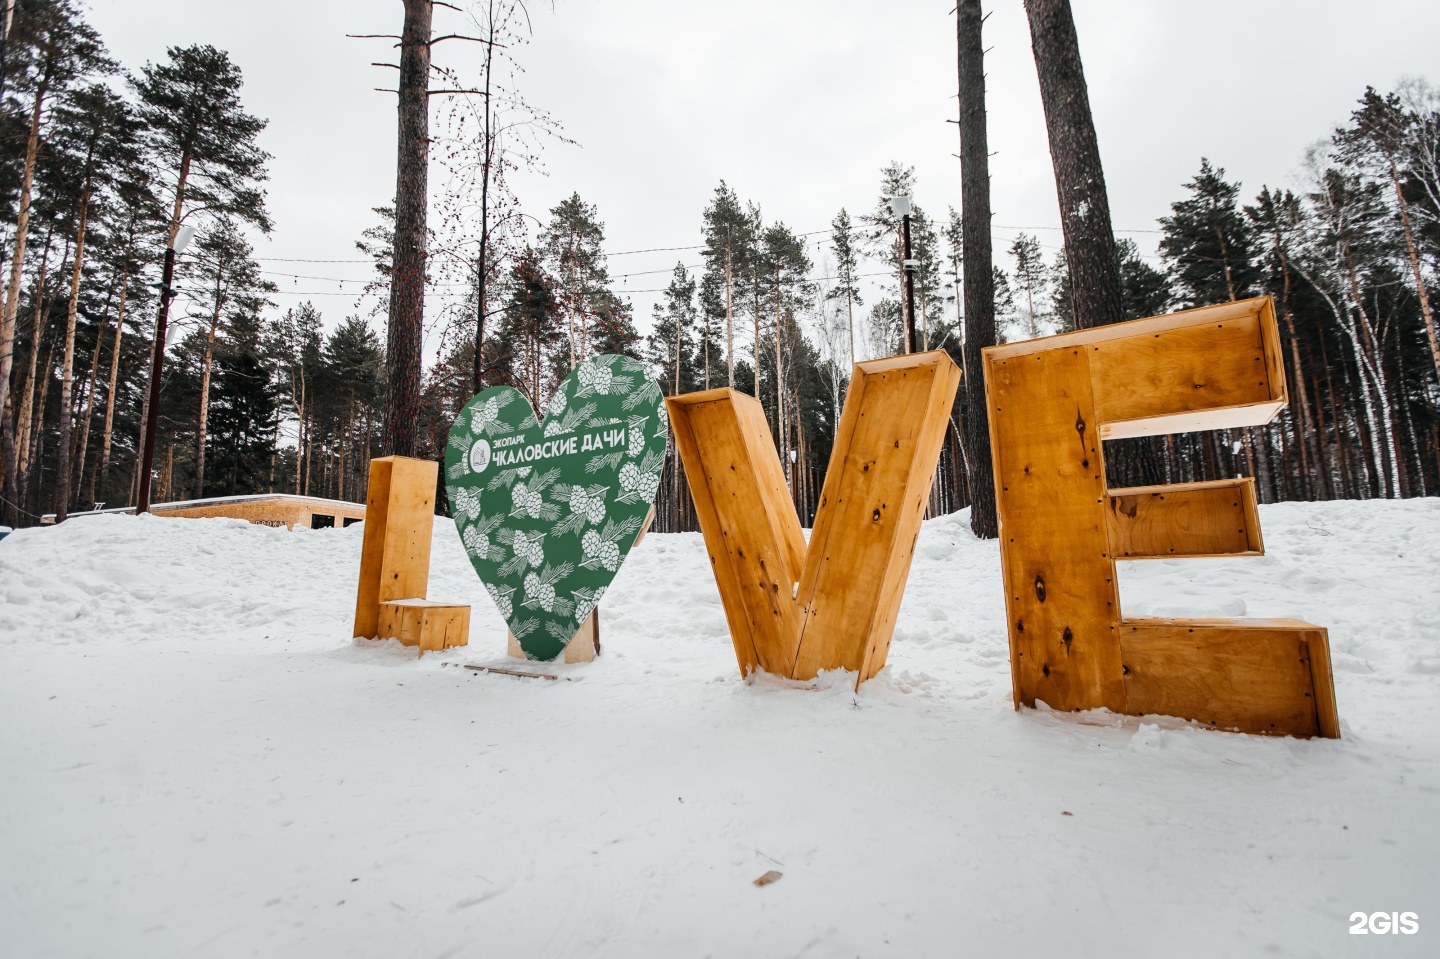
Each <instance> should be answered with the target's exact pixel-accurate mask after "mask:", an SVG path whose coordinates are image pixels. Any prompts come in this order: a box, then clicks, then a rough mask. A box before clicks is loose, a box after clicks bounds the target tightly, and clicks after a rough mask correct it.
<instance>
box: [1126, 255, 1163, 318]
mask: <svg viewBox="0 0 1440 959" xmlns="http://www.w3.org/2000/svg"><path fill="white" fill-rule="evenodd" d="M1117 249H1118V251H1119V254H1120V282H1121V283H1122V284H1123V286H1124V295H1125V319H1127V320H1138V319H1142V318H1144V317H1147V316H1159V315H1160V314H1162V313H1164V312H1165V311H1166V310H1168V309H1169V308H1170V299H1171V292H1170V280H1169V278H1168V277H1167V276H1166V275H1165V274H1164V273H1162V272H1160V271H1159V270H1157V269H1155V268H1154V267H1153V266H1151V265H1150V264H1149V263H1146V262H1145V258H1144V257H1142V256H1141V255H1140V248H1139V247H1138V246H1136V245H1135V241H1134V240H1121V241H1120V243H1119V244H1118V247H1117Z"/></svg>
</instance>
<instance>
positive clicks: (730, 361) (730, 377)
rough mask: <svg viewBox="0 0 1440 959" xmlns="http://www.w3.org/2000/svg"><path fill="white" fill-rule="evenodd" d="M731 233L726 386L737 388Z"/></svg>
mask: <svg viewBox="0 0 1440 959" xmlns="http://www.w3.org/2000/svg"><path fill="white" fill-rule="evenodd" d="M731 259H732V256H731V250H730V232H729V230H726V232H725V368H726V380H725V385H726V386H728V387H730V389H732V390H733V389H734V388H735V311H734V308H733V306H732V303H731V294H732V291H733V289H734V276H733V272H732V270H731Z"/></svg>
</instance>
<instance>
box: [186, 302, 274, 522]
mask: <svg viewBox="0 0 1440 959" xmlns="http://www.w3.org/2000/svg"><path fill="white" fill-rule="evenodd" d="M237 300H238V302H237V303H236V308H235V309H234V310H232V311H230V312H229V313H228V319H227V322H226V329H225V336H224V338H223V340H222V342H221V345H220V347H219V349H218V350H216V351H215V354H214V355H215V365H216V371H215V401H214V409H213V425H212V426H211V432H212V434H213V435H212V436H211V441H212V443H211V445H212V447H213V450H214V464H213V467H212V469H211V475H212V477H213V479H212V480H211V481H210V486H211V488H212V490H213V492H214V493H215V494H216V495H222V496H224V495H234V494H236V493H251V492H258V491H260V490H263V489H266V488H267V487H270V486H272V485H273V483H274V477H273V474H272V472H271V469H270V463H271V454H272V452H273V451H274V448H275V432H276V428H277V424H278V419H279V409H278V402H277V396H276V389H275V383H274V379H273V375H272V374H273V371H272V368H271V361H270V358H269V357H268V356H266V354H265V350H264V348H263V344H262V342H261V331H262V324H261V321H260V317H259V311H258V307H259V306H260V304H261V302H262V301H261V300H260V299H259V298H258V297H255V296H253V295H252V296H245V295H239V296H237ZM203 429H204V427H203V426H202V430H203ZM204 451H205V447H204V445H203V440H202V444H201V445H197V447H196V470H195V484H196V485H195V495H196V496H201V495H204V493H203V489H202V486H201V483H202V482H203V481H204V477H205V472H204V461H203V459H202V458H201V457H203V454H204Z"/></svg>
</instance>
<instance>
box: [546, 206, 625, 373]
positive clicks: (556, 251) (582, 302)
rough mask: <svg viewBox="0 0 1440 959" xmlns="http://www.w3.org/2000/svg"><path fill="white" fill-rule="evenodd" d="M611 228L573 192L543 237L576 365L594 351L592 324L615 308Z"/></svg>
mask: <svg viewBox="0 0 1440 959" xmlns="http://www.w3.org/2000/svg"><path fill="white" fill-rule="evenodd" d="M604 242H605V224H603V223H601V222H600V217H599V213H598V211H597V210H596V209H595V207H594V206H592V205H591V204H588V203H586V202H585V201H584V200H582V199H580V194H579V193H573V194H571V195H570V196H569V197H568V198H566V199H564V200H562V201H560V203H558V204H556V205H555V206H554V207H552V208H551V209H550V222H549V223H548V224H547V225H546V227H545V229H544V231H543V232H542V233H541V235H540V249H541V251H542V252H543V255H544V261H545V267H546V269H547V270H549V272H550V274H551V275H552V276H554V277H555V278H556V282H557V295H558V297H559V300H560V307H561V309H562V310H563V311H564V313H565V321H566V324H567V328H568V329H567V334H568V335H567V340H568V343H569V349H570V365H571V366H572V367H573V366H574V365H575V364H576V363H578V362H579V361H580V360H582V359H584V358H585V356H586V355H587V354H588V353H589V352H591V349H590V323H591V321H592V320H593V319H594V318H595V317H596V316H597V315H598V314H599V312H600V309H601V306H602V304H610V300H611V299H612V297H611V296H610V291H609V289H608V287H609V284H610V274H609V271H608V270H607V269H606V265H605V254H604V252H603V251H602V250H601V245H602V244H603V243H604Z"/></svg>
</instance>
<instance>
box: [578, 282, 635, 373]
mask: <svg viewBox="0 0 1440 959" xmlns="http://www.w3.org/2000/svg"><path fill="white" fill-rule="evenodd" d="M634 312H635V311H634V308H633V307H632V306H631V305H630V301H629V300H624V299H621V298H620V297H619V296H616V295H615V293H613V292H612V291H610V290H604V291H602V292H601V293H600V294H599V295H598V296H597V297H596V300H595V318H594V319H593V320H591V321H590V344H589V349H590V351H591V352H592V353H611V354H619V355H623V356H629V357H633V358H635V359H637V360H638V359H640V332H639V331H638V330H636V329H635V319H634Z"/></svg>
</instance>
